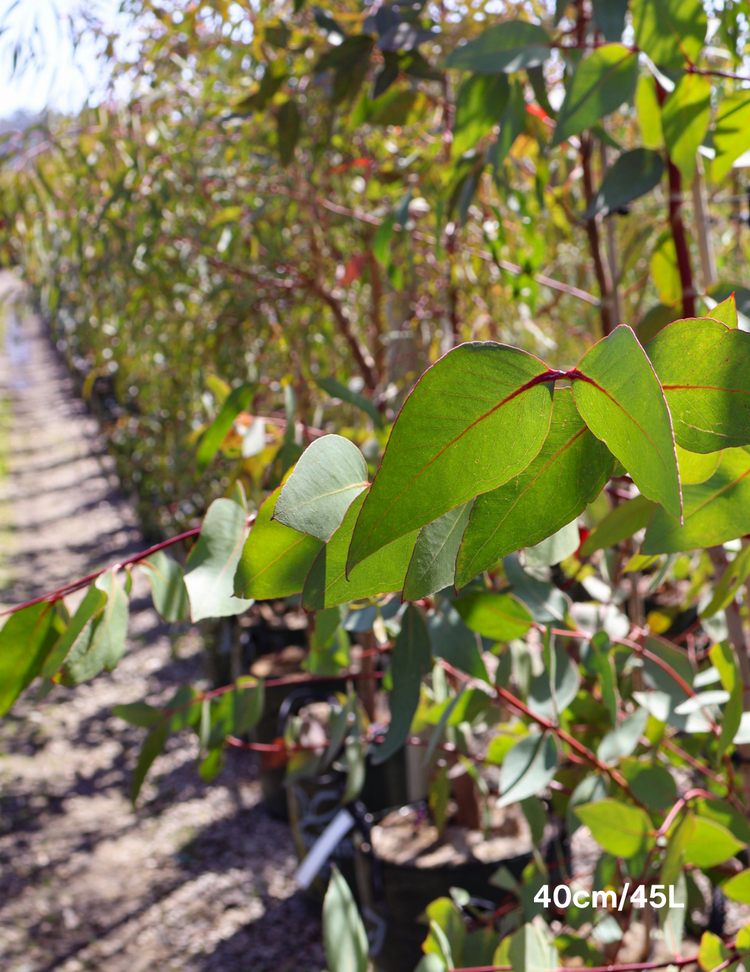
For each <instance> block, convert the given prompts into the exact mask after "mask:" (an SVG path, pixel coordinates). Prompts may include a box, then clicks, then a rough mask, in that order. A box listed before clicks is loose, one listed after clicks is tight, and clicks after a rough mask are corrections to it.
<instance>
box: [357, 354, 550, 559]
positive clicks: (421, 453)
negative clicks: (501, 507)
mask: <svg viewBox="0 0 750 972" xmlns="http://www.w3.org/2000/svg"><path fill="white" fill-rule="evenodd" d="M548 373H549V369H548V368H547V367H546V365H544V364H543V363H542V362H541V361H539V359H538V358H535V357H533V356H532V355H530V354H526V352H524V351H519V350H516V349H514V348H509V347H506V346H505V345H501V344H492V343H479V342H477V343H471V344H463V345H461V346H460V347H457V348H454V349H453V350H452V351H450V352H449V353H448V354H446V355H445V357H443V358H441V359H440V360H439V361H438V362H436V364H434V365H433V366H432V367H431V368H430V369H429V370H428V371H426V372H425V374H424V375H423V376H422V378H421V379H420V380H419V382H418V384H417V385H416V387H415V388H414V390H413V391H412V392H411V394H410V395H409V397H408V398H407V400H406V402H405V404H404V407H403V408H402V410H401V413H400V415H399V417H398V419H397V420H396V424H395V425H394V427H393V431H392V432H391V437H390V440H389V442H388V447H387V448H386V451H385V455H384V456H383V462H382V464H381V466H380V471H379V472H378V474H377V476H376V477H375V481H374V482H373V484H372V486H371V487H370V490H369V492H368V493H367V498H366V499H365V503H364V506H363V507H362V512H361V513H360V515H359V519H358V521H357V526H356V528H355V531H354V536H353V538H352V545H351V549H350V551H349V557H348V561H347V571H351V570H352V568H353V567H354V566H355V565H356V564H358V563H360V562H361V561H362V560H364V559H365V558H366V557H369V556H370V555H371V554H373V553H374V552H375V551H376V550H379V549H380V548H381V547H383V546H385V544H387V543H390V542H392V541H393V540H395V539H397V538H398V537H401V536H403V535H404V534H406V533H410V532H411V531H413V530H417V529H419V527H422V526H424V525H425V524H426V523H430V522H432V520H436V519H437V518H438V517H439V516H442V515H443V513H447V512H448V510H452V509H454V508H455V507H456V506H460V505H461V504H462V503H465V502H467V501H468V500H470V499H473V498H474V497H475V496H476V495H477V494H478V493H484V492H487V490H490V489H495V488H496V487H497V486H501V485H502V484H503V483H504V482H507V481H508V480H509V479H511V478H512V477H513V476H516V475H518V473H520V472H521V471H522V470H523V469H525V468H526V466H528V464H529V463H530V462H531V460H532V459H533V458H534V457H535V456H536V455H537V453H538V452H539V450H540V449H541V447H542V443H543V442H544V439H545V438H546V435H547V432H548V430H549V423H550V414H551V411H552V393H551V389H550V387H549V386H548V382H547V381H544V376H546V375H547V374H548ZM500 442H502V443H503V448H498V443H500Z"/></svg>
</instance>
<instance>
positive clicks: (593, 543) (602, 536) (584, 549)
mask: <svg viewBox="0 0 750 972" xmlns="http://www.w3.org/2000/svg"><path fill="white" fill-rule="evenodd" d="M655 509H656V503H654V502H652V501H651V500H650V499H646V497H645V496H635V497H633V499H631V500H625V502H624V503H620V505H619V506H616V507H615V508H614V509H613V510H611V512H609V513H607V515H606V516H605V517H604V519H603V520H601V521H600V522H599V524H598V525H597V527H596V529H595V530H592V531H591V533H590V534H589V535H588V536H587V537H586V539H585V540H584V542H583V544H582V546H581V555H582V556H583V557H590V556H591V554H592V553H595V552H596V551H597V550H604V548H605V547H614V545H615V544H617V543H620V542H621V541H622V540H627V539H628V537H632V536H633V534H634V533H637V532H638V531H639V530H642V529H643V528H644V527H646V526H648V523H649V520H650V519H651V517H652V516H653V514H654V510H655Z"/></svg>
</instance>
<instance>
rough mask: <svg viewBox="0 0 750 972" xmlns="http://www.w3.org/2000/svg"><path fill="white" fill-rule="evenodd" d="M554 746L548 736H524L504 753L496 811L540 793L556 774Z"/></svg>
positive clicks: (552, 739) (553, 738)
mask: <svg viewBox="0 0 750 972" xmlns="http://www.w3.org/2000/svg"><path fill="white" fill-rule="evenodd" d="M557 758H558V751H557V744H556V742H555V737H554V736H553V735H552V733H549V734H546V733H537V734H533V735H529V736H524V738H523V739H520V740H519V741H518V742H517V743H516V744H515V746H513V748H512V749H510V750H509V751H508V753H507V754H506V756H505V759H504V760H503V765H502V767H501V769H500V784H499V785H500V797H499V799H498V801H497V806H498V807H507V806H510V804H511V803H517V802H518V801H519V800H525V799H526V797H530V796H535V795H537V794H538V793H540V792H541V791H542V790H543V789H544V788H545V786H547V784H548V783H549V781H550V780H551V779H552V777H553V776H554V775H555V773H556V771H557Z"/></svg>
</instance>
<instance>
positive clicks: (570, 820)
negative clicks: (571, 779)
mask: <svg viewBox="0 0 750 972" xmlns="http://www.w3.org/2000/svg"><path fill="white" fill-rule="evenodd" d="M606 796H607V782H606V780H605V779H604V777H603V776H598V775H596V774H595V775H593V776H587V777H585V779H583V780H581V782H580V783H579V784H578V786H577V787H576V788H575V790H573V792H572V793H571V795H570V800H569V801H568V809H567V811H566V823H567V828H568V834H569V835H570V836H571V837H572V836H573V834H574V833H575V832H576V830H578V828H579V827H580V826H581V821H580V820H579V819H578V817H577V816H576V813H575V809H576V807H580V806H581V804H583V803H598V802H599V801H600V800H603V799H604V798H605V797H606Z"/></svg>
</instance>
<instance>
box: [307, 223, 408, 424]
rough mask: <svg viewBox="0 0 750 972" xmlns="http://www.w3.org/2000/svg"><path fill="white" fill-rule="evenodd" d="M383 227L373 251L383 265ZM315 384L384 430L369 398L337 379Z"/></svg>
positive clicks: (316, 381)
mask: <svg viewBox="0 0 750 972" xmlns="http://www.w3.org/2000/svg"><path fill="white" fill-rule="evenodd" d="M386 222H387V221H386ZM383 226H385V222H384V223H383V224H382V225H381V227H380V229H379V230H378V232H377V234H376V236H375V240H374V242H373V247H372V249H373V253H375V256H376V257H377V259H378V260H380V262H381V263H384V262H385V263H387V254H386V257H385V258H381V257H382V254H381V253H380V252H379V251H377V252H376V247H377V246H378V245H379V244H378V240H379V237H380V232H381V230H382V229H383ZM392 232H393V223H392V222H391V227H390V232H389V234H388V239H390V235H391V233H392ZM384 235H385V234H384ZM315 384H316V385H317V386H318V387H319V388H322V389H323V391H326V392H328V394H329V395H330V396H331V398H340V399H341V401H342V402H348V403H349V404H350V405H355V406H356V407H357V408H358V409H359V410H360V411H362V412H364V413H365V415H369V416H370V418H371V419H372V420H373V422H374V423H375V425H376V426H377V427H378V428H379V429H382V428H383V417H382V416H381V414H380V412H379V411H378V410H377V409H376V408H375V406H374V405H373V404H372V402H371V401H370V400H369V398H365V397H364V395H358V394H357V392H354V391H352V390H351V388H347V386H346V385H344V384H342V383H341V382H340V381H336V379H335V378H316V379H315Z"/></svg>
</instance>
